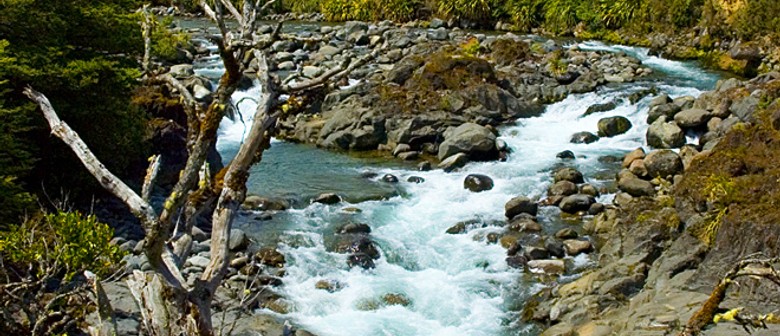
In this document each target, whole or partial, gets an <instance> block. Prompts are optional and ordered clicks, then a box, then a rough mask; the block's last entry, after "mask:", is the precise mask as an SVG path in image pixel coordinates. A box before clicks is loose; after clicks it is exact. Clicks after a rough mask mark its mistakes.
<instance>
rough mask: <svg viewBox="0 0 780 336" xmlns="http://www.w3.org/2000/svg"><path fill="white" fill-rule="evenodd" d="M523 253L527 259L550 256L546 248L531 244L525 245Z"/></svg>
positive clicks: (547, 257)
mask: <svg viewBox="0 0 780 336" xmlns="http://www.w3.org/2000/svg"><path fill="white" fill-rule="evenodd" d="M523 255H524V256H525V257H526V258H528V260H540V259H549V258H550V252H547V250H545V249H543V248H539V247H533V246H527V247H525V248H524V249H523Z"/></svg>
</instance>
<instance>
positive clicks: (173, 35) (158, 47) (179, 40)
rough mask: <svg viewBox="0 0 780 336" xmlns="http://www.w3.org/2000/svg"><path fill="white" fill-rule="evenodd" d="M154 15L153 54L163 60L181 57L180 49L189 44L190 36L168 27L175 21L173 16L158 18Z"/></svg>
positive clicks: (171, 60) (174, 59)
mask: <svg viewBox="0 0 780 336" xmlns="http://www.w3.org/2000/svg"><path fill="white" fill-rule="evenodd" d="M151 17H152V20H153V21H152V27H153V28H152V55H153V56H156V57H159V58H161V59H163V60H166V61H170V62H175V61H176V60H177V59H179V58H180V57H179V50H180V49H182V48H184V47H186V46H187V41H189V36H187V34H185V33H182V32H172V31H171V30H169V29H167V28H166V27H169V26H170V25H171V24H172V23H173V17H170V16H168V17H164V18H162V20H158V19H157V18H156V17H155V16H151Z"/></svg>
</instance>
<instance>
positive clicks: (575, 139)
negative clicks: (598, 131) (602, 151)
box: [569, 132, 599, 144]
mask: <svg viewBox="0 0 780 336" xmlns="http://www.w3.org/2000/svg"><path fill="white" fill-rule="evenodd" d="M596 141H599V137H598V136H596V135H595V134H593V133H590V132H578V133H574V134H572V136H571V140H569V142H571V143H573V144H589V143H594V142H596Z"/></svg>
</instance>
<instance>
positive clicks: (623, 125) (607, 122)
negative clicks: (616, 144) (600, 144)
mask: <svg viewBox="0 0 780 336" xmlns="http://www.w3.org/2000/svg"><path fill="white" fill-rule="evenodd" d="M598 129H599V136H601V137H613V136H616V135H620V134H623V133H626V132H628V130H629V129H631V121H629V120H628V118H626V117H621V116H617V117H608V118H602V119H601V120H599V122H598Z"/></svg>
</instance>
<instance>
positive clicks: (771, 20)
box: [732, 0, 780, 39]
mask: <svg viewBox="0 0 780 336" xmlns="http://www.w3.org/2000/svg"><path fill="white" fill-rule="evenodd" d="M778 13H780V1H777V0H751V1H748V2H747V4H746V5H745V6H744V7H743V8H741V9H740V10H739V11H737V12H736V13H735V14H734V18H733V23H732V27H733V29H734V31H736V33H737V35H738V36H740V37H742V38H748V39H749V38H755V37H758V36H759V35H761V34H765V33H767V32H771V33H774V34H775V35H780V15H778Z"/></svg>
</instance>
